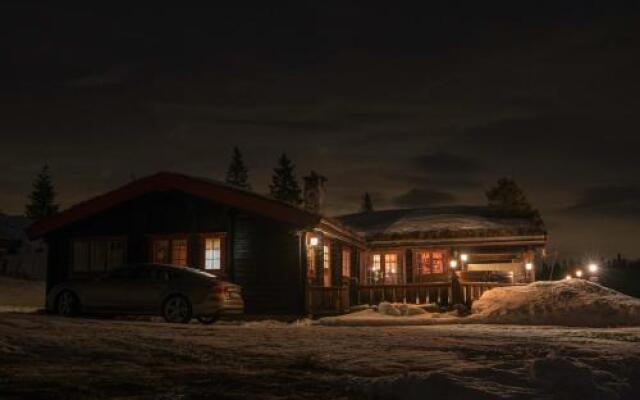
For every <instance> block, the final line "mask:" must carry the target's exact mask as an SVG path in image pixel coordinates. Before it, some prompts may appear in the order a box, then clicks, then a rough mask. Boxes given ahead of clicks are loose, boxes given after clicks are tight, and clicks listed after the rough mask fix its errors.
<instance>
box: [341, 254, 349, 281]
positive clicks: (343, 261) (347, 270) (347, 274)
mask: <svg viewBox="0 0 640 400" xmlns="http://www.w3.org/2000/svg"><path fill="white" fill-rule="evenodd" d="M345 261H347V262H346V265H345ZM345 267H346V273H345ZM342 276H343V277H345V278H349V277H350V276H351V249H350V248H345V247H343V248H342Z"/></svg>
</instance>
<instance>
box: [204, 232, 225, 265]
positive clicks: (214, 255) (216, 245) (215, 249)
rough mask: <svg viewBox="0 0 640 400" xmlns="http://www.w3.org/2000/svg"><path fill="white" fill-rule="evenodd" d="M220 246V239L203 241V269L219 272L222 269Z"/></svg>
mask: <svg viewBox="0 0 640 400" xmlns="http://www.w3.org/2000/svg"><path fill="white" fill-rule="evenodd" d="M221 245H222V240H221V239H220V238H207V239H205V240H204V269H209V270H219V269H220V268H221V267H222V253H221V249H220V247H221Z"/></svg>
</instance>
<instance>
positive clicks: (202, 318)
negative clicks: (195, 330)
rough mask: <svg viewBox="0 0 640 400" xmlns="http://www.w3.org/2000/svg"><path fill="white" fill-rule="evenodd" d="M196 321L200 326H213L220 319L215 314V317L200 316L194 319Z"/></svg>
mask: <svg viewBox="0 0 640 400" xmlns="http://www.w3.org/2000/svg"><path fill="white" fill-rule="evenodd" d="M196 319H197V320H198V322H200V323H201V324H204V325H210V324H213V323H214V322H216V321H218V320H219V319H220V316H219V315H218V314H215V315H200V316H198V317H196Z"/></svg>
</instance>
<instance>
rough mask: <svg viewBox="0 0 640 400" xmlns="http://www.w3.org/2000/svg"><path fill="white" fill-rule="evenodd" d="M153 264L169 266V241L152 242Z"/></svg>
mask: <svg viewBox="0 0 640 400" xmlns="http://www.w3.org/2000/svg"><path fill="white" fill-rule="evenodd" d="M153 262H155V263H159V264H169V241H168V240H154V242H153Z"/></svg>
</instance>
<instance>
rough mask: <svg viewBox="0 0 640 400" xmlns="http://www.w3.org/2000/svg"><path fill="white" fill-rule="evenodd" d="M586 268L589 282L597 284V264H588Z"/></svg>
mask: <svg viewBox="0 0 640 400" xmlns="http://www.w3.org/2000/svg"><path fill="white" fill-rule="evenodd" d="M588 268H589V280H590V281H594V282H597V281H598V276H597V275H596V274H597V273H598V264H596V263H591V264H589V267H588Z"/></svg>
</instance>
